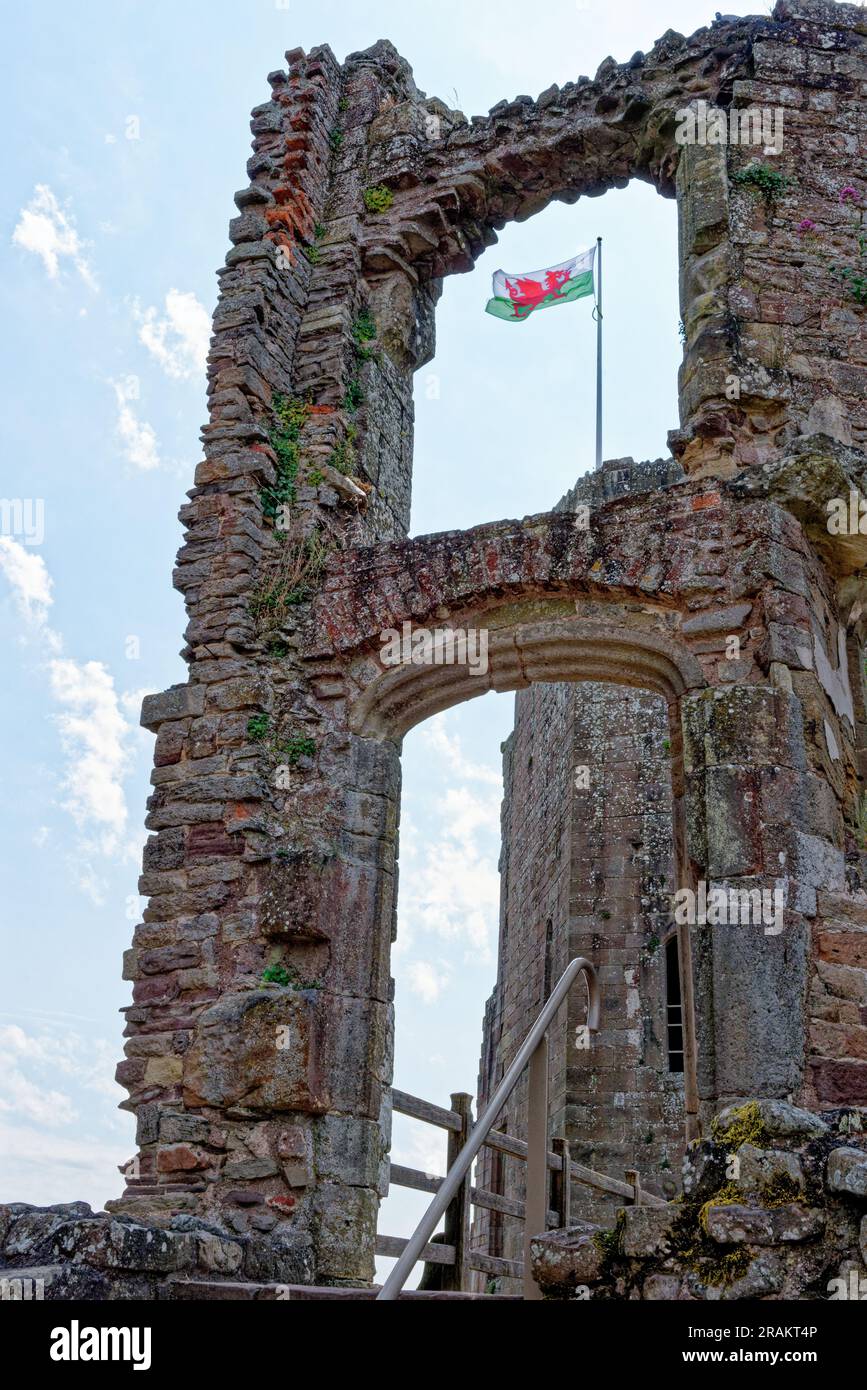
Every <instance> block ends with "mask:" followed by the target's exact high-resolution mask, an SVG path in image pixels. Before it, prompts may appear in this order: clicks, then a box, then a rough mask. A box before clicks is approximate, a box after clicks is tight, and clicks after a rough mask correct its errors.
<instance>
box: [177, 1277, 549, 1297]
mask: <svg viewBox="0 0 867 1390" xmlns="http://www.w3.org/2000/svg"><path fill="white" fill-rule="evenodd" d="M378 1293H379V1288H378V1287H377V1286H374V1287H373V1288H370V1289H351V1288H342V1287H321V1286H318V1285H315V1284H249V1283H243V1284H242V1283H239V1282H232V1281H229V1280H227V1281H226V1282H225V1283H224V1282H221V1281H219V1280H216V1279H173V1280H172V1297H173V1298H176V1299H181V1300H189V1301H192V1300H197V1299H208V1300H233V1301H235V1302H237V1301H239V1300H241V1301H244V1302H250V1301H257V1302H258V1301H260V1300H269V1299H273V1300H278V1299H279V1300H280V1301H284V1300H287V1299H302V1300H303V1301H304V1302H306V1303H311V1302H315V1301H317V1300H319V1299H331V1300H337V1301H340V1300H343V1301H348V1300H350V1299H351V1300H353V1301H357V1300H359V1299H361V1300H364V1301H366V1302H368V1303H371V1302H373V1300H374V1299H375V1298H376V1295H377V1294H378ZM400 1298H401V1300H404V1299H440V1300H449V1299H451V1300H464V1301H466V1300H468V1299H482V1300H484V1301H485V1302H486V1303H492V1302H495V1301H497V1302H500V1303H502V1302H504V1301H505V1302H507V1303H521V1302H522V1301H523V1300H522V1299H521V1297H520V1295H518V1294H486V1293H446V1292H442V1291H436V1290H421V1289H404V1291H403V1293H402V1294H401V1295H400Z"/></svg>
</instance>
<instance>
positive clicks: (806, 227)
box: [798, 217, 816, 232]
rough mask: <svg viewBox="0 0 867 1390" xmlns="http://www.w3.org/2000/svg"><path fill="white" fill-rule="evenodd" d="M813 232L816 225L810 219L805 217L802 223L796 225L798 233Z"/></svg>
mask: <svg viewBox="0 0 867 1390" xmlns="http://www.w3.org/2000/svg"><path fill="white" fill-rule="evenodd" d="M815 230H816V223H815V222H814V221H813V219H812V217H805V218H804V220H803V222H799V223H798V231H799V232H815Z"/></svg>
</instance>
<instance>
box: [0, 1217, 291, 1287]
mask: <svg viewBox="0 0 867 1390" xmlns="http://www.w3.org/2000/svg"><path fill="white" fill-rule="evenodd" d="M181 1280H183V1281H190V1280H198V1281H207V1283H209V1284H213V1283H218V1284H221V1283H223V1282H231V1283H233V1284H236V1285H237V1284H239V1283H245V1282H249V1283H250V1284H256V1285H264V1284H278V1285H288V1284H293V1285H297V1284H311V1283H312V1282H313V1261H312V1244H311V1239H310V1237H309V1235H305V1234H302V1233H300V1232H290V1231H287V1230H282V1231H279V1232H275V1233H274V1234H273V1235H271V1234H267V1235H265V1234H263V1235H234V1234H231V1233H228V1232H226V1231H222V1230H220V1229H219V1228H218V1227H216V1226H213V1225H210V1224H209V1223H208V1222H206V1221H202V1220H200V1219H199V1218H197V1217H194V1216H189V1215H185V1214H179V1215H175V1216H173V1217H171V1219H170V1220H169V1222H168V1225H167V1226H166V1227H159V1226H150V1225H144V1224H142V1223H140V1222H137V1221H135V1220H133V1219H132V1218H131V1217H128V1216H123V1215H111V1214H109V1213H107V1212H104V1211H100V1212H93V1211H92V1210H91V1208H90V1207H89V1206H88V1204H87V1202H67V1203H62V1204H60V1205H58V1206H52V1207H34V1206H30V1205H29V1204H28V1203H26V1202H13V1203H9V1204H8V1205H6V1206H0V1295H2V1298H3V1299H4V1300H12V1299H17V1298H20V1299H33V1298H38V1299H45V1300H47V1301H51V1300H54V1301H65V1300H68V1299H76V1300H84V1301H87V1302H102V1301H105V1300H114V1299H130V1298H136V1299H157V1298H160V1299H164V1298H171V1297H173V1295H174V1292H175V1287H174V1286H175V1284H176V1283H177V1282H178V1281H181Z"/></svg>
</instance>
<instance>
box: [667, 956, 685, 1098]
mask: <svg viewBox="0 0 867 1390" xmlns="http://www.w3.org/2000/svg"><path fill="white" fill-rule="evenodd" d="M665 1001H666V1038H667V1043H668V1070H669V1071H671V1072H682V1071H683V1001H682V999H681V992H680V959H679V956H678V951H677V935H676V934H675V935H673V936H670V937H669V938H668V941H667V942H666V944H665Z"/></svg>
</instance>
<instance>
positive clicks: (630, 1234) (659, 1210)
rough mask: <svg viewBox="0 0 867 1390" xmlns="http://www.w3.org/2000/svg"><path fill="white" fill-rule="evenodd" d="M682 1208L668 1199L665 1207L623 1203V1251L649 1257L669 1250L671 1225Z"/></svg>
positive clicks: (632, 1255)
mask: <svg viewBox="0 0 867 1390" xmlns="http://www.w3.org/2000/svg"><path fill="white" fill-rule="evenodd" d="M682 1214H683V1209H682V1208H681V1207H680V1206H675V1205H674V1204H673V1203H668V1204H667V1205H666V1206H664V1207H624V1208H623V1235H622V1249H623V1253H624V1255H628V1256H630V1257H633V1258H636V1259H645V1260H646V1259H649V1258H650V1257H651V1256H652V1255H664V1254H666V1253H667V1251H668V1250H669V1248H670V1247H669V1241H670V1237H671V1232H672V1228H673V1226H674V1224H675V1222H676V1221H677V1219H678V1217H679V1216H682Z"/></svg>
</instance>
